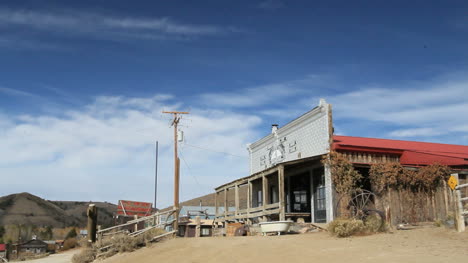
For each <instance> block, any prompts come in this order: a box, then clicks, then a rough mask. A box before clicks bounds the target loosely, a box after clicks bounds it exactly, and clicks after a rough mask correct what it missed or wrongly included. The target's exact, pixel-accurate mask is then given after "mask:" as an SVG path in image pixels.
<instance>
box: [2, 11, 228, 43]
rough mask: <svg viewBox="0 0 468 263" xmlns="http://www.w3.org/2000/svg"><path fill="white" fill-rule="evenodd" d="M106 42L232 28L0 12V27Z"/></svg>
mask: <svg viewBox="0 0 468 263" xmlns="http://www.w3.org/2000/svg"><path fill="white" fill-rule="evenodd" d="M1 26H4V27H5V26H6V27H8V28H13V27H23V28H27V29H30V30H36V31H37V30H40V31H44V32H48V33H55V34H66V35H81V36H83V35H84V36H92V37H96V38H106V39H125V38H153V39H163V38H167V37H203V36H217V35H222V34H228V33H231V32H234V31H236V30H235V28H233V27H223V26H217V25H198V24H192V23H182V22H178V21H176V20H174V19H171V18H167V17H156V18H154V17H153V18H147V17H127V16H116V15H105V14H97V13H86V12H74V11H66V10H62V11H60V12H46V11H32V10H13V9H0V27H1Z"/></svg>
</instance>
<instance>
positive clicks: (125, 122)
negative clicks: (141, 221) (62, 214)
mask: <svg viewBox="0 0 468 263" xmlns="http://www.w3.org/2000/svg"><path fill="white" fill-rule="evenodd" d="M467 14H468V3H467V2H466V1H280V0H267V1H138V2H131V3H130V2H129V1H112V2H110V1H98V0H94V1H41V2H40V1H2V3H0V174H1V176H2V181H3V182H2V184H1V185H0V195H5V194H10V193H14V192H22V191H28V192H32V193H34V194H38V195H41V196H43V197H44V198H47V199H64V200H91V199H92V200H107V201H111V202H116V201H117V200H118V199H134V200H144V201H151V200H152V199H153V197H152V191H153V190H152V184H153V177H152V176H153V173H154V162H153V160H154V141H156V140H158V141H159V142H160V146H161V147H160V153H161V155H160V170H159V172H160V189H161V190H160V193H159V200H160V201H161V203H160V204H159V205H158V206H165V205H168V204H170V203H171V198H172V159H171V158H172V148H171V143H172V141H171V139H172V137H171V136H172V133H171V129H170V127H169V123H170V122H169V120H168V119H169V117H168V116H163V115H162V114H161V111H162V110H163V109H166V110H168V109H177V110H189V111H190V112H191V114H190V115H189V116H187V118H185V119H184V120H183V121H182V124H183V126H182V129H183V130H184V132H185V135H186V144H184V145H182V147H181V154H182V156H183V160H182V164H181V165H182V189H181V199H182V200H184V199H188V198H192V197H195V196H198V195H202V194H206V193H210V192H212V190H213V188H214V187H216V186H218V185H220V184H222V183H225V182H228V181H230V180H233V179H235V178H238V177H241V176H245V175H247V173H248V159H247V158H246V156H247V151H246V149H245V145H246V144H247V143H249V142H253V141H255V140H257V139H259V138H261V137H262V136H264V135H266V134H267V133H268V132H269V127H270V124H272V123H279V124H280V125H282V124H285V123H286V122H288V121H289V120H291V119H293V118H295V117H297V116H298V115H300V114H302V113H303V112H305V111H307V110H309V109H311V108H312V107H314V106H315V105H317V104H318V101H319V99H320V98H325V99H326V100H327V101H328V102H330V103H332V104H333V109H334V112H333V113H334V124H335V130H336V133H338V134H342V135H353V136H364V137H365V136H368V137H380V138H393V139H408V140H420V141H433V142H440V143H452V144H463V145H467V144H468V135H467V132H468V126H467V124H466V123H467V121H468V114H467V112H468V102H467V100H466V97H467V94H468V74H467V73H468V48H467V47H468V15H467ZM194 146H196V147H194ZM197 147H198V148H197ZM200 148H203V149H204V150H203V149H200ZM218 152H225V153H229V154H230V155H228V154H220V153H218ZM5 178H7V179H6V181H5ZM91 180H92V181H94V182H95V186H94V187H91V189H89V188H88V185H89V181H91Z"/></svg>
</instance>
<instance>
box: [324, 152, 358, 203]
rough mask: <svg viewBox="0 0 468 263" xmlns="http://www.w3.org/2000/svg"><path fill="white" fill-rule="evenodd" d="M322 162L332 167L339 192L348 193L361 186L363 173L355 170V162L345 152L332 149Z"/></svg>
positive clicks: (334, 183) (334, 182)
mask: <svg viewBox="0 0 468 263" xmlns="http://www.w3.org/2000/svg"><path fill="white" fill-rule="evenodd" d="M322 163H323V164H324V165H328V166H329V167H330V170H331V175H332V181H333V185H334V186H335V190H336V192H337V193H339V194H348V193H349V192H351V191H353V190H356V189H359V188H360V185H359V184H360V182H361V179H362V175H361V174H360V173H359V172H358V171H356V170H354V167H353V164H352V163H351V162H350V161H349V160H348V159H347V158H346V157H345V156H344V155H343V154H340V153H338V152H334V151H332V152H330V154H328V155H327V156H326V157H325V158H324V159H323V160H322Z"/></svg>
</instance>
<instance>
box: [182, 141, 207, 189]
mask: <svg viewBox="0 0 468 263" xmlns="http://www.w3.org/2000/svg"><path fill="white" fill-rule="evenodd" d="M179 155H180V158H182V161H183V162H184V164H185V166H186V167H187V171H188V173H189V174H190V176H192V177H193V179H194V181H195V183H196V184H197V185H198V189H202V187H201V185H200V182H198V179H197V177H196V176H195V175H194V174H193V173H192V169H191V168H190V166H189V165H188V163H187V162H186V161H185V158H184V155H183V154H182V151H180V150H179Z"/></svg>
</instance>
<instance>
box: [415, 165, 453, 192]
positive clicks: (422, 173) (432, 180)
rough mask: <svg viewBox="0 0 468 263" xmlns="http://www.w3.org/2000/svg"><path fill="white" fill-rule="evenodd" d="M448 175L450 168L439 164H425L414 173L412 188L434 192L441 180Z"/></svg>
mask: <svg viewBox="0 0 468 263" xmlns="http://www.w3.org/2000/svg"><path fill="white" fill-rule="evenodd" d="M449 176H450V168H449V167H448V166H445V165H441V164H438V163H436V164H431V165H428V166H425V167H423V168H421V169H419V171H418V172H417V173H416V178H415V180H414V185H413V188H416V189H418V190H422V191H424V192H434V191H435V190H436V189H437V187H438V186H440V185H441V183H442V181H444V180H447V179H448V178H449Z"/></svg>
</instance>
